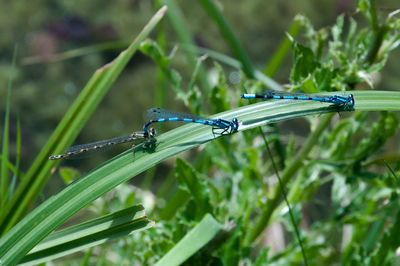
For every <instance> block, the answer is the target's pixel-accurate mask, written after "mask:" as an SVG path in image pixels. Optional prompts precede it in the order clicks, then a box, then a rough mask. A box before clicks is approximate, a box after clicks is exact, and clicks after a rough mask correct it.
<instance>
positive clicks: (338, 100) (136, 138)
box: [49, 90, 355, 160]
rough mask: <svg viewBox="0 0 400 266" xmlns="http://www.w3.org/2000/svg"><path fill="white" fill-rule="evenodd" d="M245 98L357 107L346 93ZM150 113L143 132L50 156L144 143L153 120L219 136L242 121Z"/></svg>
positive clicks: (159, 111)
mask: <svg viewBox="0 0 400 266" xmlns="http://www.w3.org/2000/svg"><path fill="white" fill-rule="evenodd" d="M241 97H242V98H244V99H265V100H268V99H276V100H279V99H284V100H309V101H319V102H326V103H331V104H333V105H334V106H336V107H338V108H340V109H342V110H344V111H349V110H352V109H353V108H354V105H355V101H354V97H353V94H349V95H347V96H342V95H331V96H323V95H315V94H304V93H288V92H280V91H274V90H270V91H267V92H266V93H264V94H242V95H241ZM147 116H148V117H149V118H150V120H149V121H148V122H147V123H146V124H145V125H144V126H143V131H142V132H133V133H132V134H130V135H127V136H122V137H117V138H113V139H109V140H102V141H98V142H93V143H88V144H83V145H77V146H72V147H71V148H69V149H68V150H67V151H66V152H65V153H64V154H61V155H53V156H50V157H49V159H50V160H58V159H63V158H67V157H70V156H75V155H78V154H81V153H84V152H88V151H92V150H97V149H102V148H105V147H109V146H112V145H115V144H120V143H126V142H143V141H147V140H149V139H152V138H154V137H155V136H156V132H155V130H154V129H150V130H149V128H148V127H149V126H150V125H151V124H153V123H158V122H185V123H198V124H203V125H207V126H211V127H212V128H213V134H215V130H216V129H217V130H219V132H218V134H219V135H225V134H231V133H233V132H236V131H237V130H238V128H239V122H238V120H237V118H233V119H232V121H228V120H225V119H220V118H218V119H210V118H206V117H201V116H194V115H190V114H184V113H179V112H172V111H168V110H163V109H159V108H152V109H149V110H148V111H147Z"/></svg>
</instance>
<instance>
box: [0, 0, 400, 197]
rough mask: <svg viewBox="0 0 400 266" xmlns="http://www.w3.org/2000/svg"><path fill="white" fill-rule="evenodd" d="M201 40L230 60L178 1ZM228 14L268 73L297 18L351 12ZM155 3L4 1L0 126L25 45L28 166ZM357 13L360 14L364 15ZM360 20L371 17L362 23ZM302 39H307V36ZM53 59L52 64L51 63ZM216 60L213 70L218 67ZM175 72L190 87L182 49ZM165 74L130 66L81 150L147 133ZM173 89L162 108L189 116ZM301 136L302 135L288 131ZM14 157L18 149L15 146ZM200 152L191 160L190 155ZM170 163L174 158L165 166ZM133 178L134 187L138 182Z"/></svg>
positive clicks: (18, 97) (195, 10)
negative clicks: (147, 114) (78, 52)
mask: <svg viewBox="0 0 400 266" xmlns="http://www.w3.org/2000/svg"><path fill="white" fill-rule="evenodd" d="M177 3H178V5H179V6H180V7H181V11H182V15H183V16H184V17H185V19H186V21H187V23H188V25H186V26H187V27H188V28H189V29H190V31H191V32H192V33H193V34H194V35H193V38H194V40H195V42H196V43H197V44H198V45H199V46H202V47H205V48H209V49H212V50H216V51H218V52H221V53H224V54H228V55H232V54H231V51H230V50H229V48H228V46H227V44H226V43H225V41H224V40H223V38H222V37H221V36H220V33H219V31H218V29H217V27H216V25H215V24H214V22H212V21H210V20H209V18H208V16H207V15H206V14H205V13H204V10H203V9H202V8H201V7H200V6H199V4H198V3H196V1H183V0H181V1H177ZM218 3H219V4H220V6H221V7H222V10H223V13H224V15H225V16H226V18H227V19H228V21H229V23H230V24H231V26H232V28H233V29H234V30H235V33H236V34H237V36H238V38H239V40H240V41H241V43H242V45H243V47H244V48H245V50H246V52H247V54H248V55H249V56H250V59H251V61H252V62H253V64H254V65H255V66H257V67H258V68H260V69H263V68H264V67H265V65H266V64H267V62H268V60H269V59H270V55H271V54H273V52H274V51H275V49H276V48H277V47H278V44H279V43H280V42H281V41H282V39H283V38H285V32H286V31H287V30H288V29H289V27H290V25H291V22H292V21H293V18H294V17H295V16H296V15H297V14H304V15H305V16H306V17H308V18H309V19H310V21H311V22H312V23H313V25H314V26H315V28H317V29H318V28H322V27H324V26H326V25H331V24H333V23H334V22H335V20H336V18H337V16H338V14H340V13H343V12H344V13H352V12H354V10H355V3H354V1H351V0H340V1H330V0H323V1H320V0H313V1H279V0H273V1H262V0H253V1H235V2H232V1H229V0H220V1H218ZM377 5H378V12H380V14H379V15H380V16H386V15H387V14H388V13H389V12H391V11H392V10H393V9H395V8H398V1H396V0H386V1H379V2H378V3H377ZM156 9H157V8H156V6H155V4H154V2H153V1H135V0H123V1H56V2H55V1H44V0H42V1H39V0H35V1H3V2H1V3H0V21H1V23H0V27H1V33H2V34H1V38H0V100H1V101H0V110H1V114H0V121H1V122H2V121H3V117H4V110H5V108H4V107H5V98H6V97H5V95H6V88H7V83H8V78H9V72H10V69H11V58H12V52H13V49H14V46H15V45H18V63H17V76H16V78H15V80H14V83H13V87H12V107H11V130H12V132H11V135H10V137H11V142H12V143H11V144H13V143H14V141H15V132H16V121H17V119H20V121H21V129H22V160H21V168H22V170H26V169H27V167H28V166H29V165H30V163H31V162H32V161H33V158H35V156H36V155H37V153H38V151H39V150H40V149H41V147H42V146H43V145H44V143H45V142H46V141H47V139H48V137H49V136H50V135H51V133H52V132H53V130H54V129H55V127H56V126H57V123H58V122H59V121H60V119H61V118H62V116H63V114H64V113H65V112H66V110H67V109H68V107H69V106H70V104H71V103H72V101H73V100H74V99H75V97H76V96H77V95H78V93H79V92H80V90H81V89H82V88H83V87H84V85H85V84H86V82H87V81H88V79H89V78H90V77H91V75H92V74H93V72H94V71H95V70H96V69H97V68H99V67H101V66H103V65H104V64H106V63H108V62H110V61H111V60H112V59H113V58H115V56H117V55H118V53H119V52H120V51H121V50H122V48H123V47H124V45H125V44H128V43H129V41H131V40H132V39H133V38H134V37H135V36H136V35H137V34H138V33H139V31H140V30H141V29H142V27H143V26H144V25H145V23H146V22H147V21H148V20H149V18H150V17H151V16H152V15H153V14H154V11H155V10H156ZM356 17H357V16H356ZM359 23H360V24H363V23H365V20H363V19H360V21H359ZM163 27H164V30H165V32H166V35H167V36H166V37H167V44H166V46H167V47H168V50H171V49H172V48H173V47H174V46H176V45H179V43H178V41H177V38H176V36H175V35H174V32H173V31H172V29H170V25H169V24H168V21H167V20H165V21H164V23H163ZM299 40H301V37H299ZM108 42H114V43H113V44H112V45H111V48H110V49H107V50H102V49H98V48H93V49H91V50H90V52H85V53H84V55H82V56H78V57H73V58H66V59H63V58H61V59H59V60H54V59H55V58H56V57H57V55H58V54H59V53H63V52H67V51H71V50H72V51H73V50H75V49H79V48H82V47H91V46H94V45H99V44H102V43H108ZM399 53H400V52H399V51H395V52H394V53H393V54H392V56H391V57H390V58H389V62H388V64H387V66H386V67H385V69H384V71H383V72H382V75H381V76H380V77H377V80H378V81H379V82H378V83H377V89H385V90H394V89H396V87H397V86H396V85H398V73H399V71H400V64H399V63H398V60H397V59H398V58H399ZM50 61H51V62H50ZM212 63H213V61H212V59H208V60H207V61H206V62H205V64H207V65H210V66H211V65H212ZM172 65H173V67H174V68H176V69H177V70H178V71H179V72H180V74H181V75H182V76H183V84H185V83H186V84H187V83H188V82H189V80H190V76H191V74H192V72H193V69H191V68H189V67H188V66H190V64H187V62H186V59H185V56H184V55H183V53H182V48H180V49H178V52H177V54H176V56H175V57H174V59H173V63H172ZM290 65H291V58H290V57H289V58H286V63H285V64H284V66H283V68H281V69H280V71H279V72H278V74H277V76H276V80H277V81H278V82H280V83H287V82H288V77H289V72H290V68H289V67H290ZM156 75H157V69H156V66H155V64H154V63H153V62H152V60H151V59H149V58H147V57H145V56H144V55H141V54H140V53H138V54H136V55H135V57H134V58H133V60H132V62H131V63H130V64H129V65H128V67H127V68H126V69H124V71H123V73H122V75H121V76H120V78H119V79H118V80H117V81H116V83H115V84H114V85H113V88H112V90H111V91H110V92H109V93H108V95H107V96H106V97H105V98H104V100H103V101H102V103H101V104H100V106H99V108H98V110H97V111H96V112H95V113H94V115H93V116H92V117H91V118H90V120H89V122H88V123H87V125H86V126H85V128H84V129H83V131H82V132H81V134H80V136H79V137H78V139H77V140H76V141H75V143H76V144H79V143H87V142H91V141H96V140H101V139H107V138H111V137H115V136H120V135H125V134H129V133H130V132H131V131H136V130H140V129H141V127H142V125H143V118H142V114H143V112H144V111H145V110H146V109H148V108H151V107H154V106H155V105H156V104H157V103H156V100H155V99H156V98H157V95H155V93H156V92H155V86H156ZM168 86H169V85H167V87H166V92H165V95H164V97H163V98H164V99H163V102H164V106H163V107H165V108H167V109H173V110H180V111H184V110H185V107H184V105H183V103H181V102H179V101H177V100H176V97H175V96H174V93H173V91H172V90H171V89H169V88H168ZM288 130H296V129H293V128H292V129H288ZM11 151H13V149H11ZM191 155H195V153H194V152H191V153H189V154H186V156H187V157H188V158H189V160H190V157H191ZM110 156H111V155H110V154H108V153H104V154H96V155H95V156H92V157H90V158H89V159H83V160H78V161H76V160H70V161H63V164H64V165H70V166H74V167H76V168H78V169H80V170H81V171H83V172H85V171H87V170H89V169H91V168H93V167H94V166H96V165H98V164H99V163H100V162H102V161H105V160H106V159H107V158H110ZM158 167H169V166H168V161H167V162H166V163H165V164H164V165H163V166H158ZM137 180H140V179H135V181H134V182H139V181H137ZM49 186H50V187H49V189H47V190H46V193H49V194H54V193H55V192H56V191H58V190H59V189H60V188H61V187H62V186H63V184H62V182H61V180H60V179H57V178H53V179H52V182H50V185H49Z"/></svg>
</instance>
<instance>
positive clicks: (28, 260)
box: [19, 205, 154, 265]
mask: <svg viewBox="0 0 400 266" xmlns="http://www.w3.org/2000/svg"><path fill="white" fill-rule="evenodd" d="M153 224H154V223H153V222H152V221H150V220H148V219H147V217H146V215H145V213H144V208H143V206H141V205H137V206H133V207H130V208H127V209H124V210H121V211H118V212H115V213H112V214H109V215H106V216H103V217H99V218H97V219H94V220H91V221H88V222H85V223H82V224H78V225H74V226H71V227H68V228H65V229H63V230H60V231H57V232H54V233H52V234H50V235H49V236H48V237H46V238H45V239H43V241H41V242H40V243H39V244H38V245H37V246H36V247H35V248H34V249H33V250H32V251H31V252H29V253H28V255H26V256H25V257H24V258H23V259H22V261H21V264H19V265H36V264H39V263H43V262H47V261H50V260H54V259H56V258H59V257H62V256H65V255H68V254H71V253H74V252H77V251H80V250H83V249H86V248H89V247H93V246H97V245H99V244H102V243H105V242H107V241H110V240H112V239H115V238H117V237H121V236H126V235H128V234H131V233H134V232H138V231H142V230H144V229H148V228H150V227H152V225H153Z"/></svg>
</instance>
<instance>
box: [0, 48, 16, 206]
mask: <svg viewBox="0 0 400 266" xmlns="http://www.w3.org/2000/svg"><path fill="white" fill-rule="evenodd" d="M17 49H18V48H17V46H15V47H14V53H13V58H12V63H11V73H10V78H9V80H8V86H7V99H6V112H5V114H4V127H3V148H2V151H1V153H2V160H1V172H0V207H1V209H2V210H4V205H5V204H6V203H7V200H8V198H9V195H8V191H9V188H8V178H9V176H8V167H7V164H8V142H9V137H8V133H9V130H10V128H9V126H10V104H11V88H12V82H13V79H14V70H15V64H16V59H17Z"/></svg>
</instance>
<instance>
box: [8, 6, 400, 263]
mask: <svg viewBox="0 0 400 266" xmlns="http://www.w3.org/2000/svg"><path fill="white" fill-rule="evenodd" d="M160 2H162V1H160ZM176 2H179V3H175V4H177V6H178V7H179V9H180V11H181V12H182V14H183V15H184V19H185V22H186V23H187V25H185V26H186V27H187V30H188V31H189V32H190V33H191V36H192V38H193V40H194V42H195V44H196V45H198V46H200V47H205V48H209V49H212V50H216V51H223V53H224V54H228V55H231V53H232V50H230V48H231V47H229V45H228V42H225V40H224V39H223V37H222V36H221V34H220V32H219V29H218V27H217V26H216V24H215V22H214V21H213V20H212V19H211V18H209V17H208V14H207V12H206V9H205V8H204V9H203V8H202V6H201V5H200V4H199V3H197V2H190V1H176ZM374 2H375V1H361V0H359V1H356V2H352V1H308V2H304V1H299V2H290V3H289V2H288V3H285V2H282V1H250V2H248V1H247V2H246V1H243V2H238V3H235V4H234V5H232V4H230V3H229V2H228V1H218V2H216V4H217V6H218V8H220V10H221V12H222V13H223V15H224V16H225V19H226V20H227V21H228V22H229V24H230V26H231V27H232V29H233V32H235V34H237V36H236V37H237V38H238V39H239V40H240V43H241V45H243V47H244V48H245V49H244V51H246V53H247V55H248V57H249V58H250V61H251V62H252V63H253V66H254V67H256V68H261V69H264V68H265V65H266V62H268V60H269V59H270V58H271V57H272V56H273V54H274V53H273V51H275V50H276V49H277V48H276V46H277V45H278V42H280V41H281V40H282V39H283V38H285V35H284V32H285V31H287V30H288V28H289V27H290V23H291V22H292V20H293V18H295V17H296V15H297V14H298V13H302V14H304V15H298V16H297V17H296V18H295V20H297V21H298V22H299V23H300V34H299V36H291V37H290V38H291V44H292V52H293V63H291V62H290V60H289V58H288V59H286V60H285V61H284V62H283V65H279V66H278V67H277V68H276V69H278V70H277V72H276V75H277V76H276V77H275V79H276V80H279V81H281V82H282V83H286V84H288V85H287V87H289V88H290V89H291V90H303V91H306V92H310V93H314V92H320V91H336V90H337V91H345V90H366V89H370V88H372V87H374V88H378V89H385V90H397V89H398V88H397V86H395V85H397V84H398V74H397V73H398V72H399V71H400V64H399V63H398V60H396V58H398V55H399V49H397V50H394V49H395V48H396V47H397V46H398V44H399V42H400V35H399V30H400V22H399V19H398V17H399V15H394V16H389V13H390V12H392V11H394V10H390V8H391V7H393V6H394V7H396V6H397V2H396V1H385V2H379V6H378V8H377V9H375V6H374ZM1 5H2V7H3V8H1V9H0V10H2V11H0V12H1V13H2V14H1V16H0V18H1V19H2V20H3V21H2V22H3V23H1V24H0V25H3V27H7V28H4V29H3V31H2V32H4V33H5V34H4V36H3V37H2V40H1V42H0V46H1V47H2V48H3V49H2V51H3V54H2V58H4V60H2V61H1V62H0V77H3V78H0V80H1V82H4V81H6V80H7V75H6V73H8V70H9V60H8V58H9V57H10V56H9V55H10V54H11V51H12V47H13V46H12V45H11V44H13V43H14V42H16V41H17V42H19V43H22V44H23V48H22V49H21V50H23V56H22V57H28V56H33V55H34V56H39V57H40V58H42V60H43V61H42V62H41V63H40V64H34V65H23V62H24V61H23V60H22V61H21V63H22V65H21V66H20V68H19V69H18V76H17V79H16V82H15V84H14V86H13V87H14V88H15V89H13V92H12V106H13V108H12V112H14V113H13V114H12V115H14V118H12V119H11V120H10V121H15V117H16V115H17V114H19V116H20V118H21V129H22V139H23V140H22V142H23V147H22V152H21V154H28V155H29V154H31V155H33V157H34V155H35V152H34V150H37V147H40V146H41V144H42V143H44V142H45V140H46V138H47V136H48V135H50V132H51V131H52V129H53V128H54V127H55V125H56V123H57V121H58V120H59V118H60V117H61V116H62V114H63V112H64V111H65V110H66V108H67V107H68V106H69V103H70V102H71V101H72V100H73V99H74V97H75V96H76V95H77V93H78V88H80V87H82V85H83V84H84V82H85V80H86V79H87V77H88V76H89V75H90V74H91V73H92V72H93V70H94V69H95V68H97V67H98V66H99V65H102V64H104V63H106V62H108V61H110V59H112V58H113V56H114V55H115V53H114V51H113V50H109V49H106V50H103V51H99V52H97V53H91V54H88V55H86V56H84V57H78V58H73V59H70V60H63V61H59V62H52V63H46V60H51V57H52V56H53V55H54V54H57V53H60V52H62V51H66V50H70V49H74V48H76V47H81V46H87V45H93V44H97V43H100V42H113V41H120V40H126V39H130V38H131V36H132V35H134V34H135V33H136V32H138V31H139V26H138V25H143V24H144V21H145V20H146V19H147V18H148V15H147V14H149V13H151V12H153V11H154V3H152V2H151V1H123V2H118V3H111V2H107V1H103V2H102V4H101V5H100V4H99V3H98V2H96V3H95V2H91V1H88V2H85V3H80V2H79V3H78V2H75V1H72V2H71V1H69V2H68V1H64V2H58V3H56V4H55V3H52V4H50V3H47V2H45V1H43V2H29V3H24V4H22V3H18V2H15V3H14V2H10V3H2V4H1ZM193 5H195V7H193ZM387 8H389V10H387ZM11 11H12V12H11ZM342 12H346V13H347V15H341V13H342ZM348 14H351V16H349V15H348ZM16 17H18V18H21V19H15V18H16ZM210 17H211V16H210ZM6 25H7V26H6ZM10 28H11V29H12V30H10ZM157 37H158V39H157V41H146V42H145V43H143V45H142V47H141V52H142V53H143V54H142V55H139V56H138V58H135V60H136V62H139V63H136V64H135V65H129V66H128V67H127V69H125V72H127V73H126V74H125V75H123V76H122V77H120V79H119V80H118V82H117V83H116V84H115V85H114V86H115V91H111V92H110V94H109V95H108V97H106V98H105V100H104V102H103V104H102V106H101V108H99V109H98V111H97V113H96V114H95V115H94V116H93V118H92V119H91V120H90V121H89V123H88V125H87V129H86V130H85V131H84V132H83V134H82V136H81V137H80V138H79V139H78V140H77V142H81V143H84V142H90V141H93V140H96V139H102V138H109V137H111V136H115V135H123V134H124V133H129V132H130V131H131V130H133V129H136V128H140V127H141V125H142V119H141V113H142V111H143V110H145V109H147V108H150V107H152V104H154V103H155V98H156V96H155V95H154V94H155V93H156V89H154V91H153V88H157V87H162V89H163V92H162V93H163V95H164V97H165V99H164V103H165V105H166V107H169V108H170V109H174V110H177V109H180V108H183V107H185V108H187V109H189V110H191V111H192V112H193V113H197V114H203V115H204V114H211V113H215V112H222V111H224V110H227V109H229V108H231V107H234V106H237V105H242V104H247V103H245V102H241V101H239V99H238V98H239V97H238V95H239V94H240V93H241V92H243V91H244V90H248V91H249V92H250V91H251V92H255V90H259V91H261V89H262V88H260V87H263V86H262V85H260V82H259V81H258V80H250V79H247V78H246V77H245V74H244V73H243V72H241V71H240V70H238V69H232V68H231V67H226V66H225V65H224V64H223V63H224V62H219V63H217V62H214V61H213V60H210V59H206V58H205V57H199V59H198V61H197V64H196V65H195V66H193V65H192V64H190V62H188V60H187V59H185V55H184V48H183V47H179V43H177V41H176V39H175V33H174V28H173V27H172V26H171V25H169V24H168V23H167V22H165V23H164V25H163V27H162V28H161V29H160V32H159V33H158V36H157ZM164 44H166V45H164ZM176 45H178V47H179V48H178V50H175V48H174V47H175V46H176ZM391 52H392V53H391ZM232 54H233V53H232ZM396 55H397V56H396ZM145 56H146V57H145ZM6 58H7V60H5V59H6ZM151 60H152V61H151ZM201 68H205V71H206V77H207V81H208V84H209V86H210V92H208V91H207V90H206V89H205V88H203V87H201V86H199V83H200V82H198V80H199V76H200V75H201V71H202V70H201ZM157 71H159V73H157ZM156 73H157V74H156ZM61 74H62V75H61ZM234 77H239V78H234ZM288 77H290V78H288ZM39 80H40V83H38V82H34V81H39ZM2 85H3V84H2ZM2 87H6V86H2ZM117 88H118V90H117ZM150 88H151V89H150ZM0 93H1V94H0V97H1V99H4V98H5V93H6V92H5V91H3V90H1V91H0ZM3 102H4V101H2V102H1V103H0V104H3ZM172 107H173V108H172ZM3 109H4V108H2V110H3ZM322 119H323V118H319V117H311V118H305V119H302V120H296V121H291V122H286V123H282V124H279V125H277V126H269V127H265V128H263V129H262V134H265V135H267V136H268V140H269V142H270V144H272V145H271V147H273V154H272V156H273V157H272V158H273V159H274V160H275V161H277V162H278V167H279V172H282V174H281V176H282V181H283V186H284V189H285V190H287V196H288V200H289V202H290V204H291V210H292V213H293V216H294V220H295V222H296V224H293V221H292V220H291V219H290V217H289V212H288V208H287V206H286V205H285V203H284V202H283V201H282V200H281V197H282V194H281V193H278V194H277V193H275V192H274V191H277V189H278V185H277V178H276V175H277V174H278V173H275V172H274V171H273V170H272V169H273V165H272V161H271V159H272V158H271V157H270V155H268V154H267V152H266V148H265V142H264V141H263V138H262V135H261V134H260V131H259V130H248V131H245V132H242V133H240V134H236V135H235V136H232V137H231V138H222V139H218V140H216V141H214V142H212V143H210V144H208V145H206V146H204V147H201V149H200V150H196V151H192V152H188V153H186V154H184V155H183V156H181V157H179V158H177V159H176V160H175V162H172V161H168V162H166V163H165V164H163V165H158V166H157V168H155V169H154V170H153V171H152V172H148V173H147V174H146V176H144V177H143V184H144V185H143V186H142V187H140V184H138V183H135V184H134V185H131V184H123V185H121V186H119V187H118V188H117V189H115V190H113V191H112V192H110V193H109V194H107V195H105V196H104V197H102V198H100V199H98V200H97V201H95V202H94V203H93V204H92V205H91V206H90V208H89V209H88V211H89V212H90V213H91V215H93V214H95V215H100V214H107V213H110V212H112V211H115V210H117V209H123V208H127V207H129V206H132V205H134V204H137V203H142V204H143V205H144V206H145V208H146V211H147V215H148V216H149V217H151V218H152V219H153V220H157V224H156V227H155V228H153V229H151V230H148V231H145V232H142V233H140V234H135V235H131V236H128V237H125V238H122V239H120V240H119V241H117V242H113V243H111V244H106V245H102V246H99V247H96V248H94V250H93V251H91V258H90V262H93V263H99V262H102V263H104V264H113V263H116V262H121V263H126V264H129V263H130V262H132V261H134V262H135V263H137V264H143V265H146V264H154V263H156V262H157V261H158V260H159V259H160V258H161V257H163V256H164V255H165V254H166V253H167V252H168V251H169V250H170V249H171V248H172V247H174V246H175V245H176V243H178V242H179V241H180V240H181V239H182V238H183V237H184V236H185V235H186V234H187V232H189V231H190V230H191V228H193V227H194V226H195V225H196V224H197V223H198V222H199V221H200V220H201V219H202V218H203V217H204V215H206V214H211V215H212V216H213V217H214V218H215V219H216V220H217V221H218V222H220V223H221V224H222V225H224V227H225V229H226V230H225V231H224V232H223V234H221V235H220V236H219V237H218V238H216V239H214V241H212V242H210V243H209V245H208V246H206V247H204V248H202V249H201V250H200V251H199V252H197V253H196V254H195V255H194V256H192V257H191V258H190V259H189V260H188V261H186V264H187V265H193V264H194V265H205V264H226V265H237V264H249V265H250V264H256V265H265V264H272V265H292V264H294V265H298V264H301V263H303V264H306V263H307V262H306V260H305V258H304V256H303V255H302V252H301V248H300V245H299V240H301V241H302V242H303V245H304V249H305V254H306V257H307V261H308V263H309V264H310V265H327V264H328V265H330V264H339V263H340V264H344V265H354V264H362V265H390V264H391V262H392V261H394V260H395V259H396V260H397V261H398V257H397V256H396V255H397V254H396V250H397V248H398V247H399V245H400V243H399V240H398V237H397V236H398V230H399V229H398V228H399V223H400V216H399V214H400V208H399V198H398V193H399V188H400V181H399V178H400V160H399V158H400V154H399V152H398V151H399V144H400V143H399V134H398V128H399V121H398V114H396V113H393V112H379V113H365V112H364V113H361V112H355V113H352V114H347V113H346V114H340V116H339V115H336V116H334V117H333V116H331V117H330V118H327V120H328V121H327V123H326V124H327V126H325V127H324V128H323V130H321V132H322V133H321V134H320V135H318V136H316V144H315V146H311V147H309V149H308V150H307V152H304V153H301V152H302V151H304V150H305V148H306V143H308V142H307V140H309V139H311V138H312V137H313V136H315V135H316V134H315V133H316V128H318V126H320V125H321V124H322V122H321V120H322ZM43 121H46V123H43ZM304 124H306V125H304ZM105 125H106V126H105ZM127 125H129V126H127ZM99 129H101V130H99ZM282 132H290V133H282ZM10 150H12V149H10ZM298 154H302V155H304V156H303V157H302V158H297V157H296V156H298ZM25 156H26V157H25ZM103 159H104V157H103V158H101V157H98V158H97V160H98V161H100V160H103ZM30 160H31V159H30V157H29V156H27V155H24V157H23V159H22V160H21V167H22V168H24V167H26V166H27V165H29V161H30ZM385 161H387V163H388V164H389V165H390V166H391V167H392V169H393V170H390V169H389V168H388V167H387V166H386V165H385V163H384V162H385ZM189 162H190V163H189ZM96 163H98V162H96V161H95V162H91V163H90V164H89V165H87V166H86V168H83V169H84V170H86V169H90V168H91V165H95V164H96ZM65 164H68V165H72V166H80V165H81V164H82V163H81V161H77V162H72V163H71V162H66V163H65ZM291 167H292V168H291ZM166 169H167V170H166ZM287 169H294V170H292V171H289V170H287ZM167 173H169V174H167ZM61 175H62V177H63V178H64V180H65V181H68V182H69V181H70V180H71V179H74V178H75V176H76V174H75V173H74V172H73V171H71V170H70V169H66V170H65V171H63V172H62V173H61ZM175 179H176V180H177V182H175V181H174V180H175ZM146 184H151V185H150V186H146ZM53 185H54V184H53ZM49 186H52V185H49ZM59 186H61V185H59ZM149 188H150V189H149ZM52 193H53V192H51V194H52ZM232 225H233V226H232ZM276 226H277V227H276ZM268 227H269V228H275V229H271V230H269V229H267V230H265V229H266V228H268ZM295 227H299V229H300V238H301V239H298V237H296V235H295V229H294V228H295ZM82 257H83V256H82ZM82 257H80V256H76V257H69V258H63V259H62V260H59V261H57V262H58V263H60V264H70V263H71V262H76V261H79V260H80V259H82Z"/></svg>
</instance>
